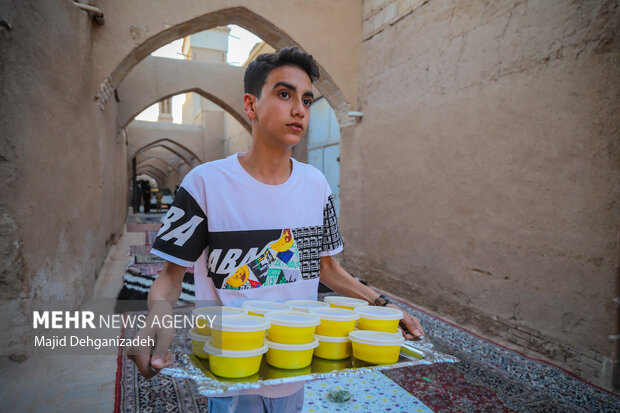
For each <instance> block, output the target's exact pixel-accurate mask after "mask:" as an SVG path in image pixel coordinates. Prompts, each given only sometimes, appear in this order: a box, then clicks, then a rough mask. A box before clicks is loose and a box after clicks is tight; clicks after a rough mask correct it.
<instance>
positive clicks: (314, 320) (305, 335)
mask: <svg viewBox="0 0 620 413" xmlns="http://www.w3.org/2000/svg"><path fill="white" fill-rule="evenodd" d="M265 318H267V320H269V322H270V323H271V327H269V331H268V333H267V336H268V337H269V340H271V341H275V342H276V343H282V344H307V343H310V342H312V340H314V330H315V329H316V326H318V325H319V324H320V323H321V320H320V319H319V317H318V316H316V315H314V314H309V313H303V312H300V311H274V312H270V313H268V314H265Z"/></svg>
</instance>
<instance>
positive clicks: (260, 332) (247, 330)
mask: <svg viewBox="0 0 620 413" xmlns="http://www.w3.org/2000/svg"><path fill="white" fill-rule="evenodd" d="M267 329H269V321H268V320H267V319H265V318H264V317H255V316H251V315H239V316H224V317H222V319H221V320H216V321H215V322H214V323H213V328H212V330H211V333H212V334H211V337H212V338H213V341H212V346H213V347H215V348H220V349H223V350H252V349H256V348H259V347H262V346H263V344H264V342H263V340H264V339H265V332H266V331H267Z"/></svg>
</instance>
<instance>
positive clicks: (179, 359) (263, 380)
mask: <svg viewBox="0 0 620 413" xmlns="http://www.w3.org/2000/svg"><path fill="white" fill-rule="evenodd" d="M175 358H176V361H175V363H174V367H170V368H165V369H162V371H161V373H162V374H166V375H169V376H173V377H176V378H182V379H191V380H194V382H195V383H196V387H197V390H198V393H199V394H201V395H203V396H213V395H218V394H221V393H224V392H228V391H238V390H245V389H256V388H261V387H265V386H274V385H278V384H283V383H293V382H298V381H308V380H315V379H323V378H329V377H342V376H357V375H362V374H366V373H370V372H373V371H380V370H388V369H397V368H401V367H408V366H415V365H421V364H434V363H455V362H458V359H457V358H456V357H453V356H449V355H446V354H443V353H440V352H438V351H436V350H435V349H434V347H433V345H432V343H430V341H428V339H422V340H416V341H413V340H408V341H406V342H405V344H403V346H402V347H401V351H400V356H399V358H398V361H397V362H396V363H394V364H381V365H374V364H369V363H366V362H363V361H361V360H358V359H356V358H354V357H350V358H348V359H344V360H337V361H333V360H325V359H321V358H319V357H312V364H311V365H310V366H309V367H307V368H305V369H299V370H283V369H278V368H275V367H271V366H269V365H268V364H267V362H266V361H265V357H263V360H262V362H261V366H260V370H259V372H258V373H257V374H255V375H253V376H250V377H244V378H241V379H226V378H223V377H218V376H216V375H214V374H213V373H211V370H209V362H208V361H207V360H202V359H199V358H197V357H196V356H194V355H193V354H187V353H177V354H176V357H175Z"/></svg>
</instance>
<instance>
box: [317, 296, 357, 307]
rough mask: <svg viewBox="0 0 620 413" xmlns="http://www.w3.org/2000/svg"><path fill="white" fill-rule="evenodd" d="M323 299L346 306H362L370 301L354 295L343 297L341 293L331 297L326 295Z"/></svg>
mask: <svg viewBox="0 0 620 413" xmlns="http://www.w3.org/2000/svg"><path fill="white" fill-rule="evenodd" d="M323 301H325V302H326V303H329V304H334V305H342V306H346V307H362V306H367V305H368V301H366V300H360V299H359V298H353V297H343V296H340V295H330V296H329V297H325V299H324V300H323Z"/></svg>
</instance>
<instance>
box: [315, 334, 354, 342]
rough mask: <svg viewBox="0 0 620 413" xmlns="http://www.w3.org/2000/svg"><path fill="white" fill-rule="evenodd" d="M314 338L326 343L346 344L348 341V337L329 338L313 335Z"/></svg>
mask: <svg viewBox="0 0 620 413" xmlns="http://www.w3.org/2000/svg"><path fill="white" fill-rule="evenodd" d="M314 337H316V339H317V340H319V341H326V342H328V343H348V342H349V341H351V340H349V337H331V336H322V335H320V334H315V335H314Z"/></svg>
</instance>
